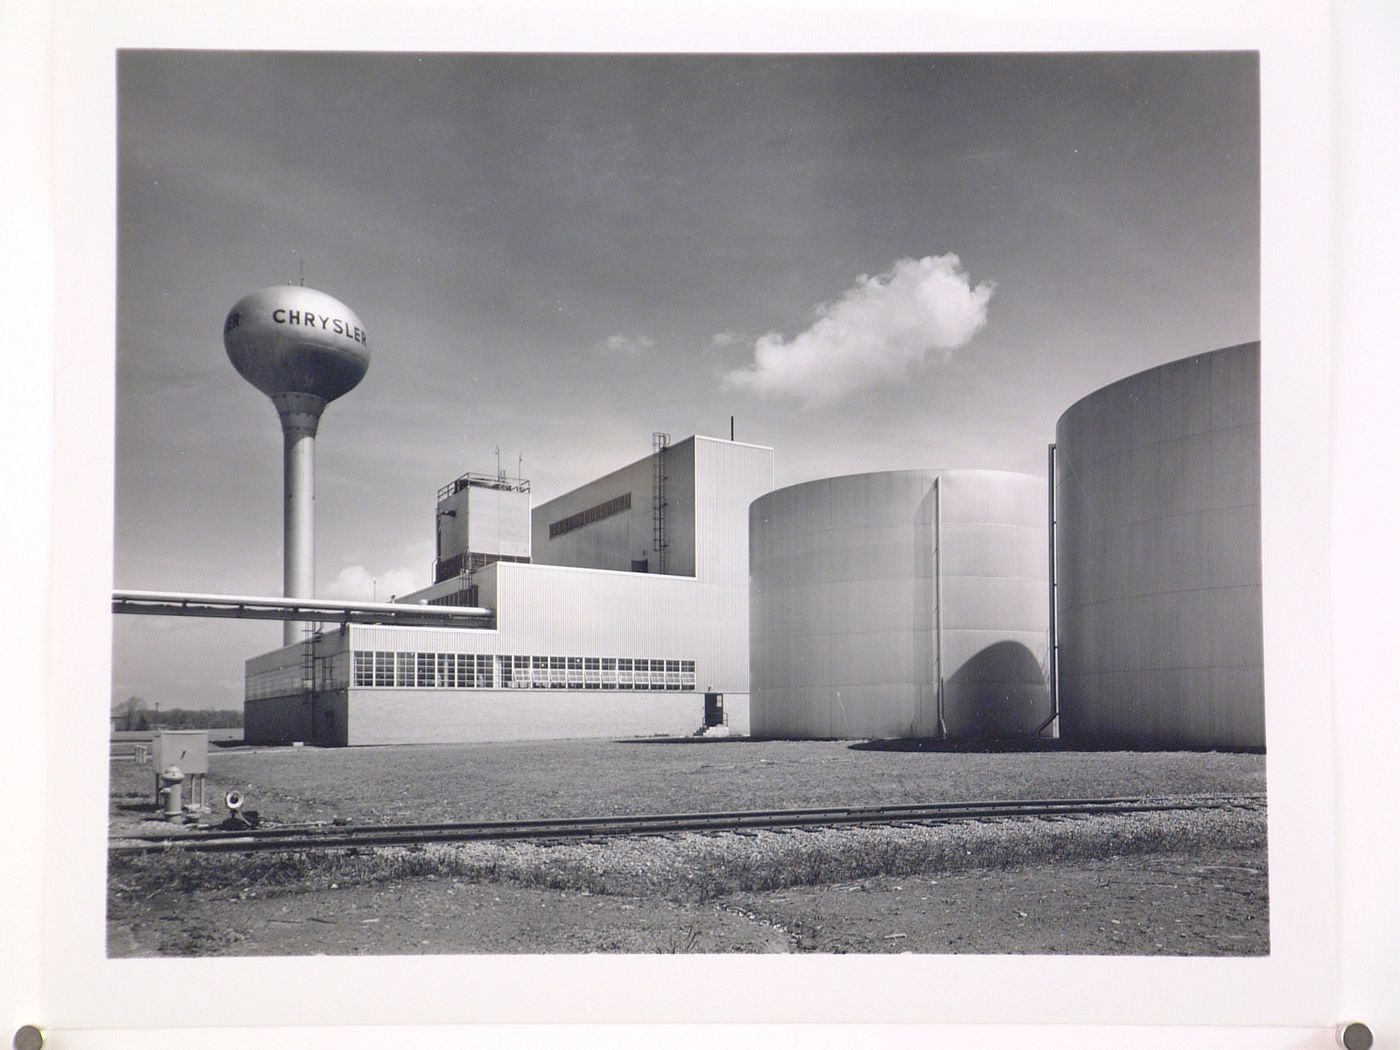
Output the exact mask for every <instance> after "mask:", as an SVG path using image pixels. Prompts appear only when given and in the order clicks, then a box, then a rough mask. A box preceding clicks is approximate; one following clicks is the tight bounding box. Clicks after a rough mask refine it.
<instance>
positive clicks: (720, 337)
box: [710, 332, 743, 347]
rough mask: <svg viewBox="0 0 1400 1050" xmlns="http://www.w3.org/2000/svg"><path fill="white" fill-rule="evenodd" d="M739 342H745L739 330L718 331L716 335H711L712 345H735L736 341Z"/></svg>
mask: <svg viewBox="0 0 1400 1050" xmlns="http://www.w3.org/2000/svg"><path fill="white" fill-rule="evenodd" d="M739 342H743V339H742V337H740V336H739V334H738V333H737V332H716V333H715V334H714V335H712V336H710V345H711V346H716V347H725V346H733V345H734V344H735V343H739Z"/></svg>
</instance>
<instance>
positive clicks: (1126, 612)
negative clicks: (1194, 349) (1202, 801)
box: [1055, 343, 1264, 747]
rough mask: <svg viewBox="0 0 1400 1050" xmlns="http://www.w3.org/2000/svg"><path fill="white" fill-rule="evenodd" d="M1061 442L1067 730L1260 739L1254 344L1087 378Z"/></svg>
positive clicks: (1200, 742) (1240, 743) (1066, 733)
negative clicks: (1095, 383)
mask: <svg viewBox="0 0 1400 1050" xmlns="http://www.w3.org/2000/svg"><path fill="white" fill-rule="evenodd" d="M1056 446H1057V450H1056V457H1057V467H1056V476H1057V481H1056V497H1055V498H1056V507H1057V517H1058V526H1057V530H1056V539H1057V547H1058V562H1059V571H1058V581H1059V587H1058V603H1057V604H1058V612H1057V627H1056V630H1057V635H1058V640H1059V647H1060V696H1061V711H1062V725H1061V735H1062V736H1063V737H1064V738H1065V739H1067V740H1072V741H1076V742H1081V743H1115V744H1125V745H1138V746H1152V747H1263V746H1264V694H1263V628H1262V623H1263V614H1262V605H1261V592H1260V572H1261V561H1260V505H1259V478H1260V465H1259V344H1258V343H1249V344H1244V345H1242V346H1236V347H1229V348H1226V349H1224V350H1218V351H1215V352H1213V353H1209V354H1201V355H1198V356H1196V357H1191V358H1187V359H1185V360H1182V361H1176V362H1172V363H1171V364H1168V365H1163V366H1161V367H1159V368H1154V369H1151V370H1149V371H1147V372H1142V373H1139V374H1137V375H1135V376H1129V377H1128V378H1126V379H1123V380H1120V381H1119V382H1117V383H1114V384H1112V385H1111V386H1108V387H1105V388H1103V389H1102V390H1099V391H1096V392H1095V393H1093V394H1091V395H1089V396H1088V397H1086V398H1084V399H1082V400H1080V401H1078V402H1076V403H1075V404H1074V405H1073V406H1072V407H1071V408H1070V409H1069V410H1068V411H1067V412H1065V414H1064V415H1063V416H1061V417H1060V420H1059V424H1058V426H1057V428H1056Z"/></svg>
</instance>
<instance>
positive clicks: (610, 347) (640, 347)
mask: <svg viewBox="0 0 1400 1050" xmlns="http://www.w3.org/2000/svg"><path fill="white" fill-rule="evenodd" d="M655 345H656V343H655V342H654V341H653V340H651V339H649V338H647V337H646V336H644V335H624V334H623V333H622V332H617V333H615V334H614V335H610V336H608V337H607V338H606V339H604V340H603V341H602V342H600V343H598V344H597V347H596V349H598V350H600V351H602V352H603V353H605V354H626V355H627V356H629V357H636V356H637V355H638V354H640V353H642V352H643V351H644V350H650V349H651V348H652V347H653V346H655Z"/></svg>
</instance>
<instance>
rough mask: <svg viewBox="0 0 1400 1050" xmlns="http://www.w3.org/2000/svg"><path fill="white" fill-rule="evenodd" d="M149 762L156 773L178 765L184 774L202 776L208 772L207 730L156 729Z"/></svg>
mask: <svg viewBox="0 0 1400 1050" xmlns="http://www.w3.org/2000/svg"><path fill="white" fill-rule="evenodd" d="M151 764H152V765H154V766H155V770H156V772H157V773H159V772H160V771H161V770H163V769H169V768H170V767H171V766H179V767H180V772H181V773H183V774H185V776H190V775H191V774H195V775H198V776H203V775H204V774H206V773H208V772H209V730H207V729H158V730H156V734H155V736H154V737H153V738H152V739H151Z"/></svg>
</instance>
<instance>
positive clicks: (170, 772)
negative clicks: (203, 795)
mask: <svg viewBox="0 0 1400 1050" xmlns="http://www.w3.org/2000/svg"><path fill="white" fill-rule="evenodd" d="M184 782H185V774H183V773H181V772H180V767H179V766H169V767H168V768H166V769H164V770H162V771H161V774H160V797H161V798H162V799H163V800H164V801H165V814H164V815H165V819H166V820H180V821H182V820H184V819H185V807H184V799H183V798H182V797H181V794H182V791H181V787H180V785H181V784H183V783H184Z"/></svg>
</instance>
